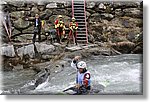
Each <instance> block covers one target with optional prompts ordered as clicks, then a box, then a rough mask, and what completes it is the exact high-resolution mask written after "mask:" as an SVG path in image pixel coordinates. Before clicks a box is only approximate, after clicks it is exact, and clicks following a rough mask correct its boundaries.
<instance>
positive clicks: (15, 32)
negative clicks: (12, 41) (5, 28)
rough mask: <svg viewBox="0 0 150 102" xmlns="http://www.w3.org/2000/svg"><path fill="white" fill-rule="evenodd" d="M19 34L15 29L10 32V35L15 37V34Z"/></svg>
mask: <svg viewBox="0 0 150 102" xmlns="http://www.w3.org/2000/svg"><path fill="white" fill-rule="evenodd" d="M19 33H20V31H19V30H17V29H14V30H13V31H12V35H16V34H19Z"/></svg>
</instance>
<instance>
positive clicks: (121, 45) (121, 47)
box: [112, 41, 135, 54]
mask: <svg viewBox="0 0 150 102" xmlns="http://www.w3.org/2000/svg"><path fill="white" fill-rule="evenodd" d="M112 47H113V48H114V49H115V50H117V51H119V52H121V53H126V54H128V53H131V52H132V50H133V49H134V47H135V43H133V42H129V41H128V42H118V43H117V44H112Z"/></svg>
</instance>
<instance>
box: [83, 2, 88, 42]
mask: <svg viewBox="0 0 150 102" xmlns="http://www.w3.org/2000/svg"><path fill="white" fill-rule="evenodd" d="M85 5H86V0H84V16H85V26H86V40H87V41H86V43H87V44H88V32H87V22H86V10H85Z"/></svg>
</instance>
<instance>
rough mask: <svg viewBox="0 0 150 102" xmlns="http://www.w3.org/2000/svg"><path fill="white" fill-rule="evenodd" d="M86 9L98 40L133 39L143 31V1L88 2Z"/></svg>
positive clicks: (119, 40)
mask: <svg viewBox="0 0 150 102" xmlns="http://www.w3.org/2000/svg"><path fill="white" fill-rule="evenodd" d="M86 11H87V12H86V14H87V22H88V28H89V29H88V32H89V34H92V35H93V36H94V37H95V40H96V41H102V42H104V41H109V40H110V41H112V42H121V41H133V40H135V36H136V35H138V34H141V33H142V31H143V28H142V27H143V4H142V2H132V1H130V2H121V1H120V2H119V1H118V2H100V1H99V2H87V7H86Z"/></svg>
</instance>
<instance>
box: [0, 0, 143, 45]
mask: <svg viewBox="0 0 150 102" xmlns="http://www.w3.org/2000/svg"><path fill="white" fill-rule="evenodd" d="M2 8H3V10H4V9H5V8H8V10H9V11H10V15H11V23H12V27H13V33H12V34H13V36H14V35H16V34H23V35H21V36H17V37H18V38H19V39H20V40H24V38H26V39H32V36H31V35H30V34H32V33H33V22H31V21H25V18H28V17H34V15H35V14H36V13H38V14H39V15H40V17H41V19H43V20H45V21H46V26H45V29H46V30H47V31H48V30H49V29H54V21H55V19H56V18H57V16H58V15H63V17H64V21H65V25H66V27H68V26H69V22H70V20H71V17H72V9H71V1H61V2H60V1H55V2H53V1H49V2H48V1H47V2H46V1H44V2H33V1H32V2H31V1H30V2H25V1H17V2H13V1H9V2H5V4H2ZM86 16H87V26H88V34H90V35H92V36H94V40H95V41H99V42H107V41H111V42H121V41H131V42H132V41H134V40H135V36H137V35H138V34H141V33H142V31H143V29H142V27H143V4H142V2H131V1H130V2H119V1H118V2H111V1H109V2H104V1H87V2H86ZM67 33H68V32H67ZM43 37H44V36H43Z"/></svg>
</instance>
